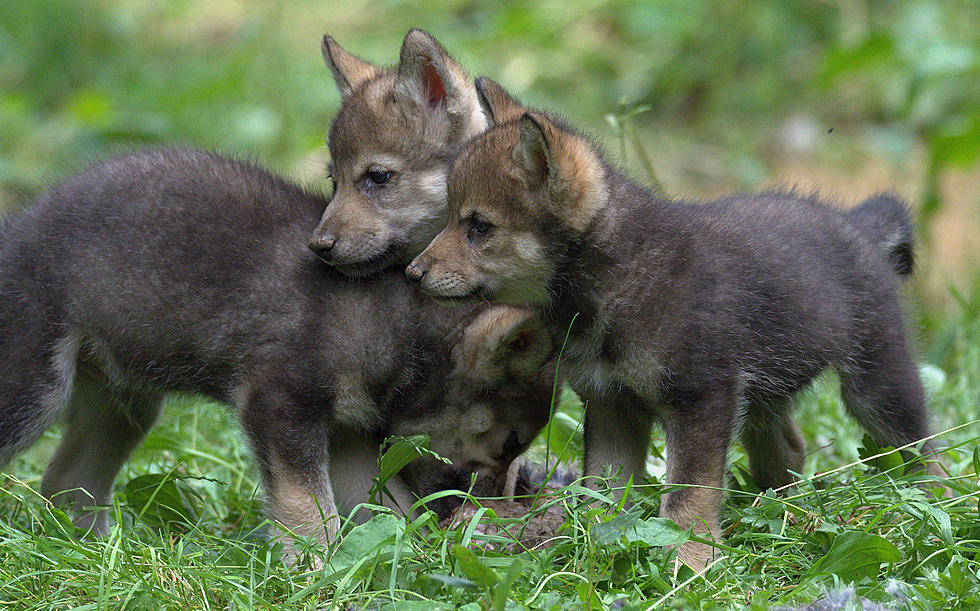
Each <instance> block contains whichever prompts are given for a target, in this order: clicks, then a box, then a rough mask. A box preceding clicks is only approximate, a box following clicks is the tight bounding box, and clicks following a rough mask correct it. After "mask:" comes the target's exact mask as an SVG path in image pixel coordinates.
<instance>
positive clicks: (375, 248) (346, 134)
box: [309, 30, 486, 276]
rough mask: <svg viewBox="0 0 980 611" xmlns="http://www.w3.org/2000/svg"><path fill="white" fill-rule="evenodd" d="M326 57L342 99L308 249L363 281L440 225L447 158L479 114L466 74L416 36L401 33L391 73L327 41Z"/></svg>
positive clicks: (480, 124) (418, 246)
mask: <svg viewBox="0 0 980 611" xmlns="http://www.w3.org/2000/svg"><path fill="white" fill-rule="evenodd" d="M324 59H325V60H326V62H327V65H328V66H329V67H330V71H331V73H332V74H333V75H334V78H335V80H336V81H337V88H338V89H339V91H340V94H341V99H342V103H341V107H340V110H339V111H338V113H337V116H336V118H335V119H334V122H333V125H332V127H331V129H330V136H329V147H330V157H331V175H332V177H333V179H334V183H335V191H334V196H333V199H332V200H331V202H330V205H329V206H327V209H326V210H325V211H324V213H323V218H322V219H321V220H320V223H319V225H318V226H317V228H316V230H315V231H314V233H313V237H312V238H311V239H310V243H309V245H310V248H312V249H313V250H314V252H316V253H317V254H318V255H319V256H320V257H321V258H322V259H323V260H324V261H326V262H327V263H330V264H331V265H334V266H335V267H336V268H337V269H338V270H340V271H341V272H343V273H345V274H347V275H350V276H364V275H369V274H373V273H376V272H377V271H378V270H381V269H384V268H385V267H388V266H390V265H399V264H405V263H408V262H409V261H411V259H412V257H414V256H415V255H417V254H418V253H419V252H421V251H422V249H423V248H424V247H425V245H426V244H427V243H428V242H429V240H431V239H432V237H433V236H434V235H435V234H436V233H437V232H438V230H439V229H440V228H441V227H442V226H443V225H444V224H445V221H446V183H445V173H446V170H447V167H448V163H449V159H450V157H451V155H452V153H453V152H454V150H455V149H456V148H457V147H459V146H460V145H461V144H462V143H463V142H465V141H466V140H468V139H469V138H471V137H473V136H475V135H477V134H478V133H480V132H482V131H483V130H484V129H485V127H486V118H485V117H484V115H483V112H482V111H481V109H480V105H479V103H478V101H477V98H476V90H475V89H474V87H473V84H472V81H471V80H470V78H469V76H468V75H467V74H466V72H465V71H464V70H463V68H462V67H461V66H460V65H459V64H458V63H457V62H456V61H455V60H454V59H453V58H452V57H450V56H449V54H448V53H446V51H445V50H444V49H443V48H442V46H441V45H440V44H439V43H438V41H436V40H435V38H433V37H432V36H431V35H429V34H427V33H426V32H423V31H422V30H411V31H410V32H409V33H408V34H407V35H406V36H405V40H404V42H403V43H402V49H401V56H400V59H399V63H398V66H397V67H396V68H394V69H390V68H380V67H377V66H372V65H370V64H367V63H366V62H364V61H362V60H360V59H357V58H355V57H354V56H353V55H350V54H348V53H347V52H345V51H344V50H343V49H341V48H340V46H339V45H338V44H337V43H336V41H334V40H333V39H332V38H330V37H329V36H328V37H326V38H324ZM374 177H381V178H383V182H380V183H379V182H377V181H376V180H374Z"/></svg>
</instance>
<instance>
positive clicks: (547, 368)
mask: <svg viewBox="0 0 980 611" xmlns="http://www.w3.org/2000/svg"><path fill="white" fill-rule="evenodd" d="M452 343H453V348H452V352H451V355H450V363H449V368H450V370H451V373H450V374H449V376H448V379H446V380H443V382H444V384H445V386H444V393H445V394H444V397H443V399H442V401H441V402H440V406H439V408H438V409H437V410H436V411H434V412H431V413H427V414H420V415H417V416H415V417H411V418H407V419H404V420H402V421H400V422H397V423H395V425H394V427H393V429H392V433H393V434H395V435H401V436H407V435H413V434H426V435H429V438H430V440H431V448H432V449H433V450H434V451H435V452H437V453H438V454H440V455H441V456H443V457H445V458H448V459H450V460H451V461H452V464H451V465H448V464H446V463H443V462H441V461H439V460H436V459H435V458H433V457H426V458H421V459H418V460H416V461H415V462H413V463H411V464H410V465H409V466H408V467H406V471H407V479H408V480H409V481H411V483H412V487H413V489H414V490H415V491H416V492H417V493H418V494H420V495H421V496H425V495H427V494H431V493H433V492H436V491H440V490H446V489H458V490H464V491H465V490H467V489H469V488H470V477H471V474H476V477H477V479H476V483H475V485H474V486H473V493H474V494H476V495H478V496H495V495H499V494H501V492H502V490H503V487H504V483H505V479H506V476H507V470H508V467H509V466H510V464H511V463H512V462H513V461H514V459H515V458H517V457H518V456H519V455H520V454H521V453H523V452H524V450H526V449H527V447H528V446H529V445H530V443H531V442H532V441H533V440H534V438H535V437H536V436H537V434H538V432H539V431H540V430H541V428H542V427H543V426H544V425H545V423H546V422H547V421H548V416H549V411H550V407H551V397H552V390H553V388H554V379H555V378H554V376H555V367H554V364H553V362H552V361H551V360H550V356H551V352H552V342H551V337H550V335H549V334H548V333H547V331H546V329H545V328H544V326H543V322H542V321H541V319H540V318H539V317H538V316H537V315H536V314H535V313H534V312H533V311H531V310H530V309H528V308H525V307H516V306H505V305H494V306H486V307H484V308H479V309H478V310H477V312H476V314H475V315H474V316H473V317H472V318H471V319H470V320H469V321H468V322H466V323H464V324H463V325H462V326H461V327H460V329H459V330H457V333H456V337H455V338H454V339H453V341H452ZM456 504H458V499H443V500H440V501H437V502H436V503H434V504H431V505H429V508H430V509H433V510H434V511H436V512H437V513H439V514H440V515H443V514H446V513H448V511H449V510H451V509H452V507H453V506H455V505H456Z"/></svg>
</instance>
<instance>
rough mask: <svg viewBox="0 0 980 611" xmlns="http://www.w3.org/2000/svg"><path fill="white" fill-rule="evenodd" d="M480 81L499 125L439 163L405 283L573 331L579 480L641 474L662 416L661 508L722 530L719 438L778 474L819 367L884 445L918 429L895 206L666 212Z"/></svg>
mask: <svg viewBox="0 0 980 611" xmlns="http://www.w3.org/2000/svg"><path fill="white" fill-rule="evenodd" d="M477 89H478V90H479V92H480V94H481V99H482V101H483V103H484V104H485V105H486V106H487V107H488V109H489V111H490V113H491V115H492V118H493V121H494V122H495V123H496V125H494V127H492V128H490V130H489V131H488V132H486V133H485V134H484V135H482V136H480V137H478V138H477V139H475V140H474V141H472V142H470V143H469V144H467V145H466V147H465V148H464V149H463V150H462V152H461V153H460V155H459V156H458V157H457V158H456V159H455V161H454V162H453V164H452V168H451V172H450V175H449V223H448V225H447V226H446V227H445V228H444V229H443V230H442V232H441V233H440V234H439V235H438V236H436V238H435V239H434V240H433V242H432V243H431V244H430V245H429V246H428V248H426V250H425V251H424V252H423V253H422V254H421V255H419V256H418V257H417V258H416V259H415V261H414V262H412V264H411V265H409V267H408V268H407V270H406V273H407V275H408V277H409V278H410V279H412V280H414V281H415V282H417V283H419V284H420V285H421V287H422V288H423V289H424V290H425V291H427V292H428V293H429V294H431V295H432V296H433V297H435V298H436V299H437V300H438V301H439V302H440V303H444V304H459V303H471V302H475V301H478V300H490V301H499V302H507V303H518V302H533V303H535V304H537V305H538V306H539V307H540V309H541V311H542V312H543V313H544V316H546V318H547V324H548V325H549V327H550V329H551V332H552V333H553V335H554V337H557V338H561V337H563V336H564V334H565V333H566V331H567V330H569V329H570V335H569V338H568V344H567V346H566V347H565V350H564V355H563V357H562V365H563V375H566V376H567V377H568V380H569V382H570V383H571V384H572V386H573V387H574V389H575V390H576V391H577V392H579V393H580V394H581V395H582V397H583V398H584V399H585V401H586V402H587V405H588V407H587V411H586V415H585V470H586V474H587V475H600V474H603V472H604V470H606V469H607V468H609V467H610V466H611V467H613V468H619V467H622V475H623V476H624V477H633V478H636V479H637V480H638V479H639V478H640V477H642V476H643V473H644V465H645V459H646V455H647V448H648V443H649V440H650V429H651V424H652V423H653V421H654V420H659V421H660V422H661V423H662V424H663V427H664V430H665V433H666V440H667V481H668V482H670V483H674V484H688V485H690V487H685V488H681V489H679V490H676V491H674V492H670V493H669V494H667V495H665V496H664V498H663V501H662V506H661V514H662V515H663V516H665V517H668V518H671V519H673V520H674V521H675V522H677V523H678V524H680V525H681V526H682V527H684V528H687V527H689V526H692V527H693V528H694V532H695V533H701V534H704V533H705V532H710V533H711V534H712V535H713V536H715V537H718V536H719V535H720V530H719V517H720V509H721V502H722V492H721V490H720V489H721V488H722V486H723V485H724V472H725V467H726V457H727V454H728V447H729V444H730V442H731V441H732V439H733V437H734V436H736V435H738V436H739V437H740V439H741V441H742V443H743V444H744V446H745V449H746V452H747V454H748V456H749V461H750V464H751V469H752V473H753V475H754V477H755V479H756V481H757V482H758V484H759V485H760V486H761V487H762V488H763V489H766V488H768V487H775V486H780V485H782V484H786V483H789V482H791V481H792V477H791V476H790V474H789V473H788V471H789V470H792V471H796V472H799V471H800V470H801V467H802V461H803V457H804V445H803V441H802V439H801V436H800V433H799V431H798V429H797V428H796V425H795V424H794V423H793V420H792V418H791V414H790V412H789V410H788V407H789V402H790V398H791V397H792V395H793V394H794V393H795V392H797V391H798V390H800V389H802V388H804V387H805V386H806V385H807V384H808V383H809V382H810V381H811V380H813V378H814V377H815V376H816V375H817V374H819V373H820V372H821V371H823V370H824V369H825V368H827V367H828V366H832V367H834V368H835V369H836V370H837V372H838V373H839V374H840V378H841V382H842V389H843V396H844V401H845V403H846V405H847V408H848V410H849V411H850V413H851V414H852V415H853V416H854V417H855V418H856V419H857V420H858V421H859V422H860V423H861V424H862V425H863V426H864V427H865V428H866V429H867V430H868V431H869V432H870V433H872V434H873V435H874V436H875V437H876V438H877V439H878V440H879V441H880V442H882V443H886V444H892V445H895V446H900V445H904V444H908V443H911V442H914V441H916V440H919V439H922V438H924V437H927V436H928V435H929V428H928V426H927V423H926V412H925V409H924V400H923V391H922V387H921V385H920V382H919V378H918V375H917V370H916V367H915V364H914V363H913V361H912V359H911V358H910V356H909V352H908V348H907V347H906V341H905V337H904V334H903V320H902V312H901V310H900V308H899V300H898V284H899V280H900V278H899V276H900V275H905V274H908V273H910V272H911V269H912V228H911V224H910V221H909V218H908V214H907V212H906V210H905V207H904V206H903V204H902V203H900V202H899V201H897V200H895V199H892V198H890V197H885V196H879V197H875V198H872V199H869V200H868V201H866V202H864V203H863V204H862V205H861V206H859V207H858V208H856V209H855V210H852V211H850V212H847V213H841V212H839V211H836V210H834V209H832V208H830V207H829V206H827V205H825V204H823V203H821V202H819V201H817V200H815V199H813V198H805V197H798V196H795V195H792V194H779V193H771V194H764V195H758V196H751V197H731V198H727V199H722V200H719V201H715V202H711V203H707V204H703V205H695V204H690V203H682V202H676V201H670V200H667V199H664V198H661V197H658V196H656V195H654V194H652V193H650V192H649V191H647V190H646V189H644V188H642V187H640V186H639V185H637V184H636V183H635V182H633V181H631V180H630V179H629V178H627V177H626V176H624V175H623V174H621V173H620V172H619V171H618V170H616V169H615V168H613V167H612V166H611V165H609V164H608V163H607V162H606V161H605V160H604V158H603V157H602V156H601V154H600V153H599V152H598V151H597V149H596V147H595V146H593V145H592V144H591V143H590V142H589V141H588V140H587V139H585V138H583V137H582V136H580V135H579V134H577V133H576V132H574V131H573V130H571V129H570V128H568V127H567V126H565V125H564V124H563V123H560V122H558V121H557V120H555V119H553V118H550V117H548V116H546V115H544V114H541V113H538V112H526V111H525V109H523V108H522V107H521V106H520V105H519V104H517V103H516V102H515V101H514V100H513V99H512V98H510V96H508V95H507V94H506V93H505V92H504V91H503V90H502V89H501V88H500V87H499V86H498V85H496V84H495V83H493V82H492V81H489V80H486V79H480V80H478V81H477ZM573 319H574V322H573ZM923 449H925V450H931V449H932V445H931V443H929V442H926V443H925V444H924V448H923ZM930 470H931V471H932V472H933V473H934V474H936V475H941V473H940V469H939V468H938V466H937V465H931V466H930ZM711 551H712V550H711V548H710V547H708V546H706V545H703V544H698V543H694V542H689V543H687V544H685V545H683V546H682V547H681V549H680V552H679V557H680V559H681V560H682V561H683V562H685V563H687V564H689V565H691V566H693V567H703V566H704V565H705V563H706V562H707V561H708V559H709V558H710V557H711Z"/></svg>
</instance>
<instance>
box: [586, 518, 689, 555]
mask: <svg viewBox="0 0 980 611" xmlns="http://www.w3.org/2000/svg"><path fill="white" fill-rule="evenodd" d="M589 535H590V536H591V537H592V540H593V541H595V542H596V543H597V544H599V545H609V544H611V543H615V542H616V541H619V540H622V539H625V540H626V542H627V543H644V544H646V545H649V546H650V547H665V546H667V545H676V544H677V543H683V542H684V541H687V539H688V535H687V532H686V531H684V530H682V529H681V527H679V526H678V525H677V524H675V523H674V522H673V521H671V520H668V519H666V518H647V519H646V520H640V519H637V517H636V516H635V515H633V514H630V513H626V512H623V513H620V514H619V515H617V516H616V517H614V518H613V519H611V520H609V521H608V522H603V523H601V524H594V525H593V526H592V527H591V528H590V529H589Z"/></svg>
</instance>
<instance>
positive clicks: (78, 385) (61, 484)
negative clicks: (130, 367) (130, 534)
mask: <svg viewBox="0 0 980 611" xmlns="http://www.w3.org/2000/svg"><path fill="white" fill-rule="evenodd" d="M161 402H162V400H161V397H160V396H159V395H156V394H153V393H142V392H136V391H132V390H128V389H119V388H114V387H112V386H110V385H109V384H108V382H107V380H106V379H105V377H104V376H102V375H101V374H99V373H97V372H94V371H92V370H90V369H87V368H83V367H80V368H79V370H78V373H77V375H76V376H75V385H74V390H73V392H72V394H71V399H70V402H69V405H68V414H67V428H66V430H65V433H64V436H63V437H62V438H61V444H60V445H59V446H58V449H57V451H56V452H55V455H54V458H52V459H51V463H50V464H49V465H48V468H47V469H46V470H45V472H44V478H43V480H42V482H41V491H42V492H43V493H44V495H45V496H47V497H49V498H51V499H52V500H54V501H55V502H56V503H58V504H59V505H62V506H72V507H74V510H75V511H76V512H78V513H79V517H78V518H76V520H75V524H76V525H77V526H78V527H80V528H84V529H91V530H92V532H94V533H95V534H97V535H105V534H108V532H109V518H108V515H107V513H108V512H107V511H106V510H104V509H102V510H96V511H90V510H89V511H84V510H83V509H82V508H84V507H87V506H92V505H97V506H98V505H101V506H104V505H108V504H109V503H110V501H111V500H112V484H113V482H114V481H115V479H116V474H117V473H118V472H119V469H120V467H122V464H123V463H124V462H125V461H126V459H127V458H128V457H129V455H130V453H131V452H132V451H133V449H134V448H135V447H136V445H137V444H138V443H139V441H140V440H141V439H142V438H143V436H144V435H145V434H146V433H147V431H149V430H150V428H151V427H152V426H153V424H154V422H156V419H157V416H158V415H159V413H160V406H161Z"/></svg>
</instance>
